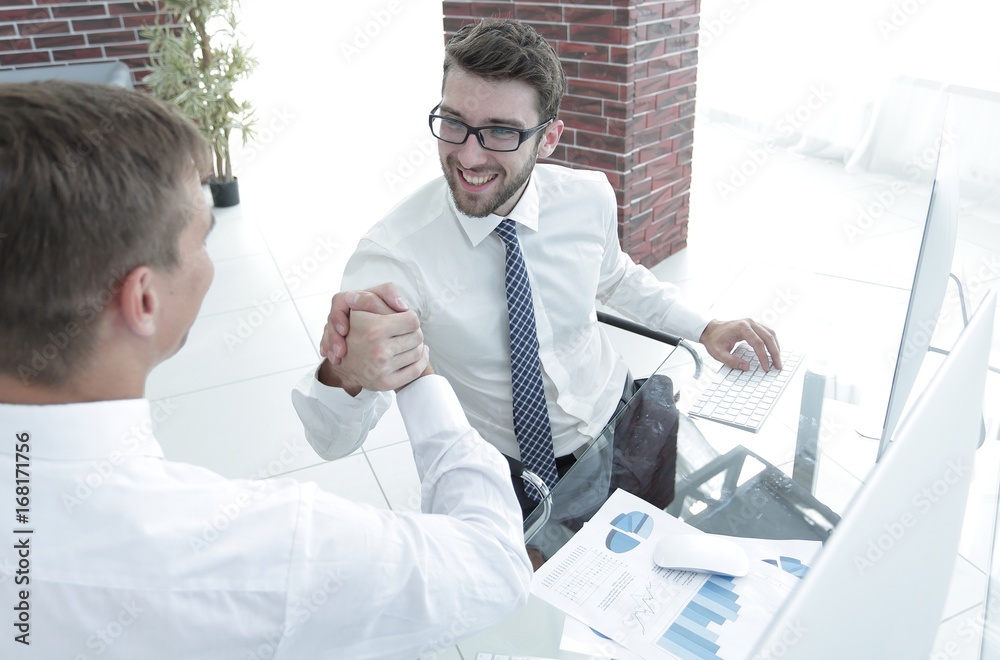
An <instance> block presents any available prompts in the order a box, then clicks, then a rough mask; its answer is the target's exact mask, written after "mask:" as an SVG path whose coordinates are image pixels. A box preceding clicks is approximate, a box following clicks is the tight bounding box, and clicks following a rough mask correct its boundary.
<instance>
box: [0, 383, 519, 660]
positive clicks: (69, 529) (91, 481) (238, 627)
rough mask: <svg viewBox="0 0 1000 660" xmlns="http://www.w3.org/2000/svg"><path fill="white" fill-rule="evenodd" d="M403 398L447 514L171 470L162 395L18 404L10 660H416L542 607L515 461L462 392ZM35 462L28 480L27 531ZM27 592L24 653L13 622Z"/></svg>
mask: <svg viewBox="0 0 1000 660" xmlns="http://www.w3.org/2000/svg"><path fill="white" fill-rule="evenodd" d="M398 401H399V405H400V410H401V412H402V413H403V418H404V420H405V422H406V426H407V431H408V433H409V435H410V438H411V440H412V446H413V452H414V458H415V459H416V464H417V469H418V472H419V474H420V478H421V482H422V485H421V506H422V510H423V511H424V512H425V513H426V514H433V515H424V514H414V513H394V512H392V511H387V510H382V509H376V508H373V507H370V506H366V505H362V504H358V503H354V502H351V501H348V500H346V499H343V498H340V497H336V496H334V495H331V494H329V493H325V492H322V491H320V490H319V489H318V488H317V487H316V485H315V484H312V483H306V484H302V485H300V484H298V483H297V482H294V481H292V480H289V479H274V480H264V481H246V480H240V481H233V480H227V479H225V478H223V477H221V476H219V475H217V474H215V473H213V472H210V471H209V470H206V469H203V468H200V467H197V466H194V465H187V464H183V463H175V462H171V461H167V460H165V459H164V457H163V452H162V450H161V448H160V445H159V444H158V443H157V441H156V440H155V439H154V438H153V435H152V433H151V427H152V422H151V418H150V405H149V403H148V402H147V401H145V400H141V399H136V400H125V401H106V402H98V403H85V404H72V405H58V406H17V405H3V404H0V438H2V440H3V441H2V443H0V472H2V474H3V477H2V480H0V484H2V489H0V492H2V493H3V494H4V498H5V500H6V504H5V505H4V511H5V512H6V513H5V516H6V518H7V524H6V531H5V532H4V535H5V540H4V543H3V548H4V549H3V551H2V552H0V558H2V559H0V561H2V562H3V563H2V564H0V566H2V568H3V571H2V572H0V583H2V585H3V586H2V601H0V602H2V603H3V608H4V611H5V612H7V623H6V626H5V633H4V636H3V639H2V641H0V649H2V650H0V657H5V658H7V657H25V658H46V659H48V658H62V659H67V660H73V659H74V658H94V657H106V658H153V659H158V658H164V659H170V660H176V659H179V658H183V659H184V660H194V659H198V658H204V659H206V660H208V659H211V660H220V659H227V658H231V659H233V660H248V659H250V660H252V659H254V658H259V659H263V658H276V659H282V658H303V659H309V660H313V659H316V658H336V659H337V660H340V659H341V658H352V659H353V658H407V659H410V660H412V659H413V658H415V657H417V655H418V654H420V653H430V652H434V651H438V650H443V649H444V648H446V647H448V646H451V645H454V643H455V634H456V633H459V634H461V633H472V632H473V631H475V630H478V629H482V628H484V627H487V626H489V625H492V624H494V623H496V622H497V621H498V620H499V619H500V618H501V617H502V616H503V615H504V614H506V613H508V612H510V611H511V610H513V609H514V608H516V607H518V606H520V605H522V604H523V603H524V602H525V601H526V599H527V588H528V581H529V579H530V575H531V565H530V563H529V562H528V559H527V556H526V554H525V549H524V539H523V534H522V531H521V513H520V508H519V507H518V505H517V501H516V499H515V498H514V493H513V490H512V488H511V485H510V479H509V477H508V476H507V475H508V468H507V465H506V462H505V461H504V460H503V458H502V457H501V456H500V455H499V453H497V452H496V450H495V449H494V448H493V447H490V446H489V445H488V444H486V443H485V442H483V441H482V439H481V438H480V437H479V436H478V435H477V434H476V433H474V432H473V431H472V429H471V428H469V426H468V424H467V422H466V419H465V417H464V415H463V413H462V410H461V408H460V406H459V404H458V401H457V400H456V399H455V396H454V394H453V393H452V392H451V390H450V388H449V387H448V384H447V383H446V382H445V381H444V379H442V378H440V377H438V376H427V377H425V378H422V379H420V380H418V381H416V382H415V383H413V384H411V385H409V386H408V387H407V388H405V389H404V390H403V391H401V392H400V394H399V396H398ZM23 432H27V433H29V434H30V440H29V442H28V445H29V449H28V451H26V452H22V453H21V458H18V454H17V453H16V444H17V438H16V434H18V433H23ZM205 441H206V442H211V438H206V439H205ZM25 457H27V459H26V460H25ZM18 462H20V463H22V464H26V465H25V466H24V468H23V469H24V471H25V472H27V473H28V474H30V486H29V491H30V495H29V498H30V505H29V507H27V508H29V509H30V511H29V512H28V514H27V516H28V522H27V523H25V524H18V523H16V521H15V519H14V515H15V512H14V506H13V504H14V498H15V466H16V463H18ZM12 529H13V530H27V529H30V530H32V532H31V533H30V534H29V533H26V532H24V533H18V532H17V531H15V532H14V533H13V534H12V535H11V530H12ZM24 539H26V541H24V542H25V543H26V544H27V547H28V548H29V549H28V550H27V551H26V552H27V555H28V556H27V557H26V559H27V562H28V564H27V572H26V573H25V575H26V578H27V581H26V582H24V583H23V584H18V583H17V580H18V579H19V576H17V575H16V571H17V570H18V568H19V561H21V559H22V558H21V557H19V550H18V549H17V548H16V547H15V546H16V544H17V543H18V542H19V540H24ZM22 547H23V546H22ZM20 590H26V591H27V592H28V594H27V598H26V599H25V600H26V602H27V603H28V611H29V620H30V635H29V637H28V640H29V641H30V646H28V647H24V648H22V647H21V644H19V643H17V642H15V641H14V637H15V635H17V634H19V633H18V631H17V630H16V629H15V628H14V627H12V626H11V620H12V617H16V616H17V614H16V612H15V610H13V608H14V607H15V606H16V605H17V604H18V603H19V602H20V600H21V598H20V596H19V591H20Z"/></svg>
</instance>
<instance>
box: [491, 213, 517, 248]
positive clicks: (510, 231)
mask: <svg viewBox="0 0 1000 660" xmlns="http://www.w3.org/2000/svg"><path fill="white" fill-rule="evenodd" d="M493 231H495V232H496V234H497V236H499V237H500V240H502V241H503V242H504V244H505V245H506V246H507V247H508V248H509V247H510V246H511V244H514V245H516V244H517V223H516V222H514V221H513V220H510V219H507V220H501V221H500V224H499V225H497V228H496V229H494V230H493Z"/></svg>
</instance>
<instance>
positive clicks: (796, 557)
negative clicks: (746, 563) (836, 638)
mask: <svg viewBox="0 0 1000 660" xmlns="http://www.w3.org/2000/svg"><path fill="white" fill-rule="evenodd" d="M725 538H727V539H730V540H731V541H734V542H735V543H738V544H740V545H741V546H743V549H744V550H746V551H747V554H748V555H749V557H750V559H752V560H757V561H764V562H767V563H769V564H771V565H772V566H777V567H779V568H780V569H781V570H783V571H785V572H786V573H791V574H792V575H794V576H795V577H798V578H802V577H805V574H806V572H807V571H808V570H809V566H811V565H812V562H813V559H814V558H815V557H816V553H817V552H819V549H820V548H821V547H823V544H822V543H820V542H819V541H800V540H795V539H791V540H772V539H748V538H743V537H739V536H726V537H725ZM559 648H560V649H562V650H564V651H571V652H573V653H579V654H581V655H586V656H589V657H591V658H608V660H643V658H642V656H640V655H638V654H637V653H633V652H632V651H629V650H628V649H626V648H625V647H624V646H622V645H621V644H618V643H617V642H615V641H613V640H611V639H608V638H607V637H604V636H602V635H599V634H597V633H596V632H594V629H593V628H591V627H590V626H588V625H587V624H585V623H583V622H582V621H580V620H579V619H575V618H573V617H571V616H567V617H566V621H565V624H564V625H563V634H562V640H561V641H560V642H559Z"/></svg>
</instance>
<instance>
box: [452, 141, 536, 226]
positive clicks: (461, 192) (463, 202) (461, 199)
mask: <svg viewBox="0 0 1000 660" xmlns="http://www.w3.org/2000/svg"><path fill="white" fill-rule="evenodd" d="M537 159H538V148H537V147H536V148H535V150H534V151H533V152H532V154H531V158H529V159H528V160H527V162H525V164H524V166H523V167H522V168H521V169H520V170H518V171H517V172H515V173H514V176H512V177H510V178H509V179H507V180H506V181H505V182H504V184H503V186H502V187H501V188H500V189H499V190H497V191H496V192H495V193H493V194H492V195H490V196H489V197H488V198H486V199H484V200H481V201H479V203H478V204H477V203H476V200H471V199H470V198H469V197H470V195H469V193H468V192H466V191H465V189H464V188H462V185H461V184H460V183H459V182H458V181H457V180H456V178H457V177H460V176H462V175H461V174H459V173H458V164H457V163H455V162H454V161H453V160H452V157H451V156H448V157H447V158H446V159H445V161H444V162H443V163H442V164H441V169H442V170H444V178H445V180H446V181H447V182H448V187H449V188H450V189H451V197H452V199H454V200H455V206H456V207H458V210H459V211H461V212H462V213H464V214H465V215H467V216H469V217H471V218H485V217H486V216H488V215H489V214H490V213H493V212H494V211H496V210H497V209H498V208H500V207H501V206H503V205H504V204H505V203H506V202H507V200H509V199H510V198H511V197H512V196H513V195H515V194H516V193H517V192H518V190H519V189H520V188H521V186H522V185H524V182H525V181H527V180H528V177H530V176H531V172H532V170H534V169H535V161H536V160H537ZM469 171H473V170H469ZM494 171H497V170H490V171H487V172H475V173H476V174H489V173H492V172H494ZM502 171H503V170H500V172H502ZM477 199H478V198H477Z"/></svg>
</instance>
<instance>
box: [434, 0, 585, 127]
mask: <svg viewBox="0 0 1000 660" xmlns="http://www.w3.org/2000/svg"><path fill="white" fill-rule="evenodd" d="M444 52H445V55H444V77H445V79H447V77H448V71H449V69H450V68H451V67H452V66H458V67H461V68H462V69H464V70H465V71H468V72H469V73H471V74H474V75H477V76H480V77H482V78H485V79H487V80H491V81H505V80H520V81H523V82H525V83H527V84H529V85H531V86H532V87H533V88H534V89H535V91H536V92H538V113H539V116H540V118H541V121H546V120H547V119H549V118H551V117H555V116H556V114H557V113H558V112H559V102H560V101H561V99H562V95H563V92H564V91H565V89H566V74H565V72H563V67H562V63H561V62H560V61H559V57H558V56H557V55H556V53H555V51H554V50H553V49H552V46H551V45H550V44H549V42H548V41H546V40H545V39H543V38H542V36H541V35H539V34H538V33H537V32H535V30H534V29H532V28H531V26H529V25H526V24H524V23H519V22H517V21H514V20H511V19H504V18H485V19H483V20H482V21H480V22H479V23H473V24H470V25H465V26H463V27H462V28H460V29H459V30H458V32H456V33H455V36H453V37H452V38H451V39H450V40H449V41H448V45H447V46H446V47H445V51H444Z"/></svg>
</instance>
